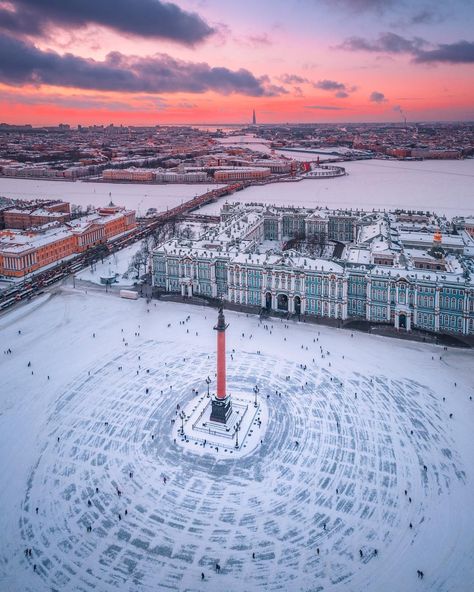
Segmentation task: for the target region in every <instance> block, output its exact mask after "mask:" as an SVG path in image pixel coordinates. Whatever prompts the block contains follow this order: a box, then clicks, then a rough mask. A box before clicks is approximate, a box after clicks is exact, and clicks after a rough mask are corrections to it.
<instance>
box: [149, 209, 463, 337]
mask: <svg viewBox="0 0 474 592" xmlns="http://www.w3.org/2000/svg"><path fill="white" fill-rule="evenodd" d="M464 222H465V221H464V220H463V219H457V220H456V221H448V220H446V219H445V218H439V217H437V216H435V215H434V214H430V213H424V212H416V213H415V212H403V211H394V212H363V211H360V210H359V211H355V210H347V211H342V210H334V211H333V210H328V209H307V208H293V207H270V206H267V205H262V204H253V205H243V204H238V203H236V204H225V206H224V207H223V209H222V211H221V216H220V223H219V224H218V225H215V226H214V227H212V228H211V229H207V230H206V231H205V232H203V234H202V235H201V236H199V237H196V238H194V239H188V238H186V239H183V238H181V239H179V238H178V239H177V238H173V239H170V240H168V241H166V242H164V243H162V244H161V245H159V246H158V247H157V248H156V249H155V250H154V252H153V254H152V275H153V285H154V287H155V288H156V289H157V290H159V291H163V292H175V293H178V294H181V295H182V296H183V297H191V296H204V297H210V298H221V299H223V300H226V301H228V302H231V303H234V304H240V305H246V306H249V307H253V308H256V309H259V310H261V309H267V310H270V311H279V312H281V313H283V314H288V315H291V314H296V315H305V316H314V317H326V318H331V319H336V320H339V321H341V322H344V321H348V320H366V321H370V322H379V323H386V324H391V325H393V326H394V327H396V328H397V329H400V330H406V331H410V330H412V329H414V328H416V329H422V330H428V331H432V332H443V333H458V334H459V333H460V334H464V335H474V285H473V282H472V279H471V275H472V273H474V260H473V255H474V239H473V237H472V235H471V234H470V233H469V232H468V231H467V230H466V227H465V224H464Z"/></svg>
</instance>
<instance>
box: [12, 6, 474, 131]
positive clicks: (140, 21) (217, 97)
mask: <svg viewBox="0 0 474 592" xmlns="http://www.w3.org/2000/svg"><path fill="white" fill-rule="evenodd" d="M473 25H474V9H473V8H472V5H470V3H469V2H467V1H465V0H453V1H451V2H448V3H444V4H442V5H441V4H439V3H437V2H434V1H433V0H423V1H420V2H403V1H402V2H394V1H392V0H387V1H382V0H337V1H333V2H330V1H329V0H292V1H290V2H282V1H278V2H269V1H266V0H264V1H261V2H258V3H255V2H253V3H251V2H250V1H249V0H242V1H241V2H240V3H239V4H238V5H237V4H235V3H230V2H218V1H217V0H205V1H203V0H179V1H177V2H173V3H164V2H160V1H159V0H135V1H134V2H133V3H132V2H129V1H128V0H119V1H115V2H111V1H109V0H102V1H101V2H100V3H93V2H91V1H82V2H79V0H71V1H70V2H68V3H67V4H64V5H57V3H56V2H53V1H52V0H14V1H6V2H0V109H1V112H2V116H1V120H2V121H4V122H6V123H10V124H22V123H31V124H33V125H54V124H57V123H59V122H63V123H68V124H71V125H77V124H84V125H90V124H92V123H97V124H109V123H113V124H116V125H119V124H124V125H157V124H164V125H166V124H185V123H191V124H192V123H194V124H198V123H200V124H203V123H209V124H213V123H215V124H217V123H219V124H232V123H235V124H250V123H251V122H252V113H253V110H255V112H256V116H257V121H258V124H265V123H287V122H288V123H297V122H301V123H310V122H315V123H325V122H328V123H329V122H335V123H337V122H348V123H349V122H384V121H392V122H396V121H402V122H403V121H404V120H405V118H406V119H407V121H429V120H438V121H466V120H472V119H474V108H473V105H474V100H473V99H474V82H473V80H474V77H473V76H472V73H473V64H474V40H473V38H472V30H473Z"/></svg>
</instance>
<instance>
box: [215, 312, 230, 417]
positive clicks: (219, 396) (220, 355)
mask: <svg viewBox="0 0 474 592" xmlns="http://www.w3.org/2000/svg"><path fill="white" fill-rule="evenodd" d="M227 327H228V325H226V323H225V318H224V312H223V310H222V307H221V308H220V309H219V316H218V318H217V325H216V326H215V327H214V329H215V330H216V331H217V390H216V395H215V397H213V399H212V401H211V405H212V408H211V418H210V419H211V421H217V422H219V423H226V422H227V420H228V419H229V417H230V415H231V413H232V403H231V400H230V395H227V392H226V391H227V387H226V367H225V331H226V329H227Z"/></svg>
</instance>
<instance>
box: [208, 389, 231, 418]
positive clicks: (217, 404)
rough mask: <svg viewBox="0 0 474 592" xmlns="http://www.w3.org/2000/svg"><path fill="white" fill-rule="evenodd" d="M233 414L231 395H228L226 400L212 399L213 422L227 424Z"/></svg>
mask: <svg viewBox="0 0 474 592" xmlns="http://www.w3.org/2000/svg"><path fill="white" fill-rule="evenodd" d="M231 413H232V404H231V401H230V395H227V396H226V397H225V398H224V399H218V398H217V397H212V401H211V417H210V419H211V421H217V422H219V423H227V420H228V419H229V417H230V415H231Z"/></svg>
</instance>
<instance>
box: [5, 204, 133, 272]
mask: <svg viewBox="0 0 474 592" xmlns="http://www.w3.org/2000/svg"><path fill="white" fill-rule="evenodd" d="M135 227H136V222H135V212H134V211H132V210H124V209H121V208H116V207H113V208H112V207H109V208H103V209H99V210H98V211H97V212H95V213H93V214H90V215H88V216H85V217H83V218H79V219H77V220H74V221H71V222H67V223H64V224H60V223H58V222H54V223H50V224H46V225H44V226H41V227H38V228H35V229H29V230H17V229H6V230H2V231H0V275H1V276H5V277H24V276H25V275H26V274H28V273H31V272H34V271H37V270H39V269H41V268H43V267H45V266H47V265H51V264H52V263H56V262H57V261H61V260H62V259H65V258H67V257H70V256H72V255H75V254H77V253H82V252H84V251H87V249H90V248H91V247H94V246H97V245H99V244H103V243H106V242H107V241H108V240H110V239H111V238H113V237H114V236H117V235H120V234H123V233H125V232H129V231H130V230H133V229H134V228H135Z"/></svg>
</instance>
